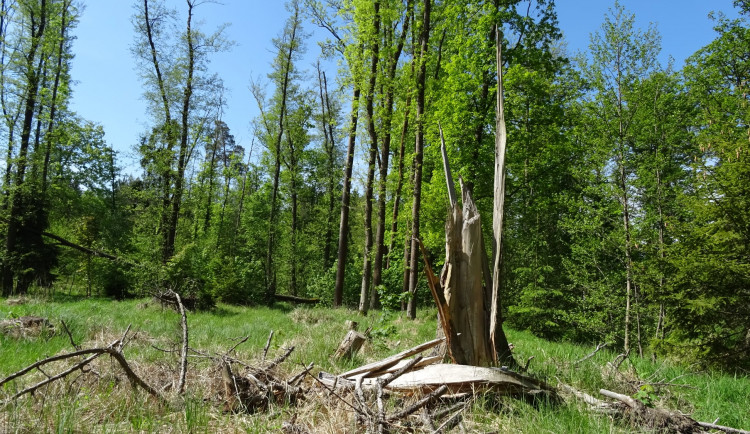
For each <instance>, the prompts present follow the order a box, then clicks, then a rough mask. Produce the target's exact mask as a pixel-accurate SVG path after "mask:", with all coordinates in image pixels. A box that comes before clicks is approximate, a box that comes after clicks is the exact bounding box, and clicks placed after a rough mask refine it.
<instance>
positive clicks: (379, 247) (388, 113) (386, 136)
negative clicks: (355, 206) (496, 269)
mask: <svg viewBox="0 0 750 434" xmlns="http://www.w3.org/2000/svg"><path fill="white" fill-rule="evenodd" d="M413 10H414V7H413V6H412V0H409V1H408V2H407V5H406V16H405V17H404V22H403V26H402V29H401V33H400V34H399V37H398V43H397V45H396V50H395V51H394V52H393V55H392V56H391V58H390V59H389V61H388V75H387V76H386V80H387V83H386V89H387V90H386V95H385V113H384V115H383V145H382V149H381V151H380V155H381V157H380V179H379V184H378V226H377V230H376V231H375V260H374V261H373V270H372V286H373V290H372V292H371V297H370V306H371V307H373V308H374V307H376V305H377V303H378V292H377V287H378V286H380V284H381V283H382V281H383V257H384V256H385V225H386V222H385V214H386V184H387V180H388V159H389V157H390V154H391V125H392V122H393V100H394V94H395V83H394V81H395V79H396V69H397V66H398V60H399V58H400V57H401V52H402V50H403V48H404V44H405V42H406V34H407V33H408V31H409V22H410V20H411V14H412V11H413ZM391 34H392V32H391ZM402 165H403V162H402ZM399 196H400V193H399ZM394 223H395V219H394Z"/></svg>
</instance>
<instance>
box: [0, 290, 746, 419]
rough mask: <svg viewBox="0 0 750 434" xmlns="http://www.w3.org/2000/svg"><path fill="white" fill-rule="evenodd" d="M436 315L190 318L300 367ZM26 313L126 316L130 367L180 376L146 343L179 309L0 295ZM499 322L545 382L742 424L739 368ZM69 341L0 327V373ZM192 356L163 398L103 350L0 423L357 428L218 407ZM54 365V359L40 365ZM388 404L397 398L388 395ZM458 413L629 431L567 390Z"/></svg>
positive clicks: (170, 331) (207, 372)
mask: <svg viewBox="0 0 750 434" xmlns="http://www.w3.org/2000/svg"><path fill="white" fill-rule="evenodd" d="M434 314H435V313H434V311H432V310H422V311H421V312H420V314H419V318H418V319H417V320H416V321H409V320H406V319H405V318H403V317H401V316H398V315H395V314H392V315H384V314H381V313H378V312H375V313H373V314H371V315H370V316H368V317H360V316H358V315H357V314H356V313H354V312H351V311H347V310H343V309H338V310H333V309H322V308H320V309H319V308H314V309H313V308H293V307H291V306H288V305H277V306H276V307H274V308H273V309H271V308H262V307H254V308H247V307H236V306H228V305H220V306H219V307H218V308H217V309H216V310H215V311H213V312H205V313H192V314H189V317H188V321H189V327H190V346H191V347H193V348H196V349H201V350H206V351H211V352H215V353H223V352H224V351H226V350H227V349H229V348H230V347H232V346H233V345H234V343H235V342H237V340H238V339H240V338H242V337H244V336H249V338H248V340H247V342H246V343H244V344H242V345H240V346H239V347H238V348H237V357H238V358H239V359H242V360H247V361H258V360H259V358H260V356H261V354H262V350H263V347H264V345H265V343H266V340H267V338H268V333H269V331H270V330H274V332H275V336H274V340H273V344H272V347H271V350H270V352H269V353H270V356H273V355H276V354H279V353H280V352H281V351H282V349H283V348H287V347H289V346H291V345H294V346H295V348H296V350H295V351H294V353H293V355H292V357H291V359H290V361H288V362H287V363H286V364H285V369H288V370H290V371H298V370H299V369H300V367H301V366H302V365H307V364H309V363H310V362H315V365H316V371H317V370H319V369H323V370H326V371H329V372H334V373H335V372H341V371H344V370H347V369H349V368H352V367H354V366H358V365H361V364H363V363H366V362H369V361H373V360H377V359H380V358H383V357H385V356H387V355H390V354H393V353H395V352H397V351H400V350H402V349H404V348H407V347H410V346H413V345H416V344H418V343H421V342H424V341H426V340H429V339H431V338H432V337H434V334H435V321H434ZM24 315H39V316H43V317H46V318H49V319H50V320H51V322H52V323H53V324H55V325H56V326H59V324H60V320H64V321H65V322H66V324H67V325H68V326H69V328H70V329H71V332H72V334H73V337H74V339H75V341H76V342H77V343H78V344H81V345H83V346H86V347H89V346H95V345H106V344H108V343H109V342H112V341H113V340H115V339H118V338H119V337H120V336H121V335H122V333H123V332H124V330H125V329H126V328H127V326H128V325H131V328H132V330H133V331H134V332H135V333H134V335H133V340H132V341H131V342H129V343H128V345H127V346H126V347H125V355H126V357H127V358H128V360H129V361H130V362H131V363H132V365H133V368H134V369H135V370H136V371H137V372H138V373H139V374H140V375H141V376H142V377H144V378H146V379H147V380H148V381H149V382H150V383H151V384H155V385H162V384H166V383H168V382H169V380H170V379H174V378H176V376H177V372H176V369H177V355H176V354H175V353H166V352H163V351H159V350H157V349H155V348H154V347H158V348H162V349H173V348H176V347H177V345H178V342H177V340H178V339H179V336H180V332H179V317H178V315H177V314H176V313H175V312H173V311H171V310H168V309H162V308H161V307H160V306H159V305H158V304H154V303H152V302H151V301H149V300H131V301H124V302H114V301H110V300H101V299H77V298H56V299H55V300H52V301H40V300H34V299H30V300H26V302H25V303H23V304H20V305H8V303H6V301H5V300H0V320H2V319H7V318H10V317H19V316H24ZM346 320H354V321H358V322H359V323H360V328H361V329H365V328H367V327H372V328H373V339H372V340H370V341H369V342H368V343H366V344H365V346H364V348H363V349H362V351H361V352H360V354H359V355H358V356H357V357H356V358H355V359H354V360H352V361H349V362H343V363H335V362H332V361H331V360H330V359H329V355H330V354H332V353H333V351H334V350H335V349H336V347H337V346H338V344H339V342H340V340H341V338H342V337H343V336H344V334H345V333H346V325H345V321H346ZM507 333H508V335H509V339H510V340H511V342H513V343H514V345H515V354H516V357H517V359H518V360H519V361H521V363H524V362H525V361H526V359H527V358H528V357H531V356H533V357H534V359H533V361H532V362H531V364H530V369H529V373H530V374H531V375H534V376H537V377H539V378H543V379H545V380H546V381H548V382H550V383H551V384H556V383H557V381H558V380H559V381H563V382H565V383H568V384H570V385H573V386H574V387H576V388H578V389H581V390H584V391H588V392H589V393H591V394H593V395H596V391H597V390H598V389H599V388H607V389H610V390H614V391H617V392H620V393H626V394H628V395H631V396H632V395H634V394H635V393H636V392H637V387H638V385H640V383H642V382H643V381H648V382H651V383H656V384H655V385H654V386H653V391H651V392H650V395H649V396H650V398H651V399H653V401H654V402H655V404H656V405H657V406H664V407H668V408H672V409H676V410H681V411H683V412H686V413H692V414H693V416H694V417H695V418H696V419H697V420H703V421H713V420H714V419H716V418H717V417H719V418H720V419H719V423H720V424H723V425H728V426H734V427H737V428H744V429H750V409H748V406H747V398H748V397H750V378H748V377H747V376H734V375H725V374H721V373H716V372H694V370H691V369H690V368H689V367H682V366H679V365H678V364H675V363H669V362H666V361H657V362H652V361H651V360H644V359H638V358H631V360H632V362H631V361H626V362H625V363H624V364H623V365H622V366H621V368H620V370H619V371H617V373H614V372H611V373H607V370H606V368H605V367H606V364H607V362H610V361H612V360H613V359H614V358H615V356H616V353H614V352H611V351H606V350H603V351H600V352H599V353H597V354H596V355H595V356H594V357H592V358H591V359H589V360H587V361H585V362H582V363H578V364H576V363H575V361H576V360H579V359H581V358H583V357H584V356H585V355H586V354H589V353H591V352H592V351H593V346H580V345H573V344H570V343H556V342H548V341H544V340H541V339H539V338H536V337H534V336H532V335H531V334H529V333H527V332H520V331H514V330H507ZM70 349H71V346H70V342H69V340H68V337H67V336H66V335H65V334H64V333H57V334H54V335H52V336H45V335H41V336H37V337H22V338H12V337H8V336H4V335H0V376H2V377H5V376H7V375H8V374H10V373H12V372H15V371H17V370H19V369H20V368H22V367H24V366H27V365H29V364H31V363H33V362H35V361H36V360H39V359H41V358H44V357H47V356H50V355H54V354H58V353H61V352H65V351H69V350H70ZM190 363H191V364H190V371H189V372H190V375H189V377H188V393H187V394H186V396H185V397H183V398H176V397H174V394H171V395H170V396H172V398H171V401H170V402H169V403H167V404H160V403H157V402H155V401H154V400H152V399H150V398H149V397H148V396H146V394H144V393H142V392H140V391H138V392H134V391H132V389H131V388H130V386H129V385H128V384H127V381H126V380H125V379H124V376H123V375H122V374H121V373H120V372H119V370H118V369H117V367H116V366H114V365H113V364H112V362H111V361H110V360H108V359H106V358H105V357H101V358H100V359H97V361H96V362H94V364H93V365H92V366H93V370H94V371H95V372H92V373H90V374H88V375H85V376H82V375H77V374H75V375H72V376H69V377H68V378H67V379H66V381H60V382H57V383H55V384H53V385H50V386H47V388H46V389H42V390H41V392H38V393H36V394H35V396H33V397H28V396H27V397H23V398H21V399H19V400H17V401H15V402H14V403H13V404H11V405H10V406H8V407H6V408H5V409H4V410H3V411H0V432H118V433H119V432H186V433H187V432H273V431H278V430H279V429H280V428H281V424H282V423H283V422H284V421H288V420H290V419H291V418H292V417H293V415H295V414H296V415H297V421H298V423H302V424H304V425H306V426H307V427H308V428H310V429H311V430H313V431H314V432H331V433H339V432H357V431H358V427H357V425H356V423H355V421H354V418H353V416H352V415H351V414H350V413H349V412H348V411H346V409H345V408H344V407H343V406H342V405H340V403H338V402H336V401H335V399H332V398H330V397H327V396H317V397H315V396H310V397H309V398H308V400H307V401H306V402H305V403H304V404H302V405H301V406H299V407H294V408H293V407H288V406H280V407H274V408H271V409H270V411H268V412H267V413H263V414H226V413H223V412H222V411H221V408H220V405H218V403H217V401H216V395H217V390H216V384H215V383H216V379H217V378H218V377H217V376H218V371H217V369H216V367H215V366H213V364H212V363H211V362H210V361H208V360H206V359H201V358H191V360H190ZM53 369H60V370H61V368H51V369H50V370H49V371H53ZM47 373H48V374H52V372H47ZM43 378H44V376H43V374H42V373H40V372H37V373H35V374H34V375H32V376H29V377H27V378H24V379H22V380H20V381H16V382H12V383H9V384H6V385H5V386H4V387H3V388H2V390H0V399H5V398H7V397H8V396H11V395H12V394H13V393H15V392H16V391H18V390H20V389H21V388H22V387H25V386H27V385H29V384H32V382H33V381H39V380H41V379H43ZM658 383H675V384H679V386H678V385H669V386H664V385H662V386H660V385H659V384H658ZM310 385H311V384H310ZM391 405H394V406H399V405H403V403H401V402H399V401H393V402H392V403H391ZM463 424H464V427H465V428H466V429H467V430H469V431H478V432H487V431H494V432H503V433H504V432H555V433H558V432H632V431H633V428H632V427H630V426H628V425H627V424H625V423H624V422H622V421H617V420H612V419H610V418H609V417H607V416H602V415H594V414H591V413H590V412H588V411H587V410H586V409H585V407H584V405H582V404H580V403H578V402H575V401H571V402H569V403H566V404H560V405H554V406H553V405H551V404H550V405H544V404H543V405H537V406H532V405H530V404H527V403H523V402H520V401H518V400H514V399H511V398H502V399H497V398H495V397H493V396H492V395H491V394H484V395H482V396H477V397H476V399H475V401H474V402H473V404H472V406H471V409H470V410H469V411H468V412H467V413H466V417H465V419H464V422H463Z"/></svg>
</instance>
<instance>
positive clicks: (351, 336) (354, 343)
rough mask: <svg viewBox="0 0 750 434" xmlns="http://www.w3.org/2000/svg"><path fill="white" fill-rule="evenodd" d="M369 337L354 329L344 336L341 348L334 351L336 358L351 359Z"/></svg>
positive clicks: (334, 357)
mask: <svg viewBox="0 0 750 434" xmlns="http://www.w3.org/2000/svg"><path fill="white" fill-rule="evenodd" d="M366 340H367V338H366V337H365V335H363V334H362V333H359V332H357V331H356V330H354V329H351V330H349V332H348V333H347V334H346V336H345V337H344V340H343V341H341V344H339V348H338V349H337V350H336V352H335V353H333V359H334V360H341V359H351V358H352V357H353V356H354V355H355V354H357V352H358V351H359V349H360V348H362V344H364V343H365V341H366Z"/></svg>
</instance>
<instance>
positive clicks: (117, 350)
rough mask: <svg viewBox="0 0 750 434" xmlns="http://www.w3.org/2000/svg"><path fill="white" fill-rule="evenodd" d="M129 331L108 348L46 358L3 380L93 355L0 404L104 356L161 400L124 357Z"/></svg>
mask: <svg viewBox="0 0 750 434" xmlns="http://www.w3.org/2000/svg"><path fill="white" fill-rule="evenodd" d="M129 331H130V326H128V328H127V329H126V330H125V333H124V334H123V336H122V338H120V339H118V340H116V341H114V342H112V343H111V344H109V345H108V346H106V347H103V348H88V349H84V350H79V351H73V352H70V353H65V354H60V355H57V356H52V357H48V358H46V359H44V360H40V361H38V362H35V363H33V364H31V365H29V366H27V367H26V368H24V369H21V370H20V371H18V372H16V373H14V374H11V375H10V376H8V377H6V378H5V379H3V380H2V381H0V386H2V385H3V384H5V383H7V382H9V381H12V380H14V379H16V378H19V377H21V376H23V375H25V374H27V373H28V372H30V371H32V370H34V369H37V370H40V372H42V373H44V371H41V369H40V368H41V367H42V366H44V365H47V364H49V363H52V362H57V361H61V360H66V359H70V358H74V357H78V356H82V355H87V354H91V355H90V356H89V357H87V358H86V359H84V360H82V361H81V362H79V363H77V364H75V365H74V366H72V367H71V368H69V369H67V370H65V371H63V372H61V373H59V374H57V375H53V376H50V375H47V374H45V376H47V378H46V379H45V380H43V381H40V382H39V383H37V384H34V385H33V386H29V387H27V388H26V389H24V390H22V391H20V392H18V393H16V394H15V395H14V396H12V397H10V398H8V399H7V400H5V401H3V402H2V403H1V404H0V407H4V406H6V405H7V404H8V403H10V402H11V401H13V400H15V399H16V398H19V397H21V396H23V395H25V394H27V393H31V392H34V391H35V390H37V389H39V388H40V387H42V386H45V385H47V384H49V383H52V382H54V381H56V380H59V379H61V378H64V377H67V376H68V375H70V374H71V373H73V372H75V371H77V370H79V369H81V370H82V369H83V367H85V366H86V365H87V364H89V363H91V362H92V361H93V360H94V359H96V358H97V357H99V356H101V355H102V354H109V355H110V356H111V357H112V358H114V359H115V360H116V361H117V363H119V364H120V367H121V368H122V370H123V371H124V372H125V375H126V377H127V378H128V380H129V381H130V384H131V385H132V386H133V387H134V388H137V387H141V388H143V389H144V390H145V391H147V392H148V393H149V394H151V395H152V396H154V397H156V398H159V399H161V398H162V397H161V394H159V392H158V391H156V390H155V389H154V388H153V387H151V386H149V385H148V384H147V383H146V382H145V381H143V380H142V379H141V378H140V377H139V376H138V375H137V374H136V373H135V372H133V370H132V369H131V368H130V365H129V364H128V362H127V360H125V357H124V356H123V355H122V348H123V345H124V342H125V341H126V339H127V335H128V332H129Z"/></svg>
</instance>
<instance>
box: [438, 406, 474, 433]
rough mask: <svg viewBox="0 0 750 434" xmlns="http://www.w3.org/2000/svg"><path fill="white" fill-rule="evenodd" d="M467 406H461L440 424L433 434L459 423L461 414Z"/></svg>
mask: <svg viewBox="0 0 750 434" xmlns="http://www.w3.org/2000/svg"><path fill="white" fill-rule="evenodd" d="M466 407H467V405H466V404H462V405H461V408H460V409H459V410H458V411H456V412H455V413H453V414H452V415H451V417H449V418H448V419H446V420H445V422H443V423H442V424H440V426H439V427H437V429H435V430H434V431H433V434H437V433H441V432H443V430H444V429H450V428H451V427H453V426H455V424H457V423H459V422H460V416H461V415H462V414H463V412H464V410H466Z"/></svg>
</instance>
